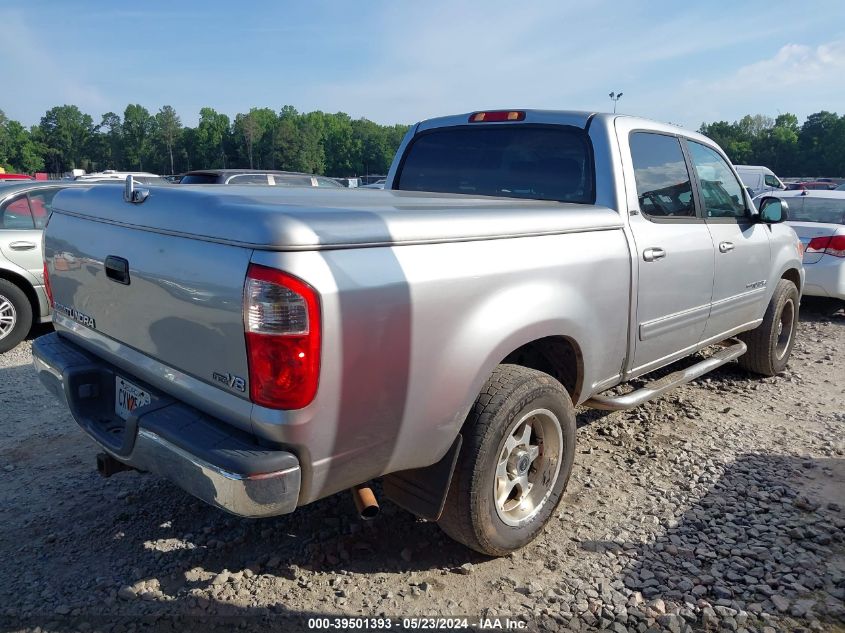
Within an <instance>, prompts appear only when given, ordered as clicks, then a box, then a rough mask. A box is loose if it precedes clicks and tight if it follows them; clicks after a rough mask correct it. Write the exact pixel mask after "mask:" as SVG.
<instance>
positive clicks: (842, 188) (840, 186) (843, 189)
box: [834, 185, 845, 191]
mask: <svg viewBox="0 0 845 633" xmlns="http://www.w3.org/2000/svg"><path fill="white" fill-rule="evenodd" d="M834 191H845V185H839V186H838V187H837V188H836V189H834Z"/></svg>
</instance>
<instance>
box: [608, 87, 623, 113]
mask: <svg viewBox="0 0 845 633" xmlns="http://www.w3.org/2000/svg"><path fill="white" fill-rule="evenodd" d="M608 96H609V97H610V100H611V101H613V114H616V102H617V101H619V100H620V99H621V98H622V93H621V92H620V93H618V94H617V93H615V92H611V93H610V94H609V95H608Z"/></svg>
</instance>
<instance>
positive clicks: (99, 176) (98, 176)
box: [74, 169, 167, 185]
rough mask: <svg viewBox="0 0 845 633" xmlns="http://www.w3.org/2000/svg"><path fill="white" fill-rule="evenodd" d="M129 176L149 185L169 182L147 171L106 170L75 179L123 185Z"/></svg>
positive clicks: (82, 175)
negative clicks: (112, 182)
mask: <svg viewBox="0 0 845 633" xmlns="http://www.w3.org/2000/svg"><path fill="white" fill-rule="evenodd" d="M127 176H132V177H133V178H135V180H136V181H137V182H141V183H144V184H147V185H161V184H165V183H166V182H167V181H166V180H165V179H164V178H162V177H161V176H159V175H158V174H151V173H149V172H146V171H115V170H113V169H106V170H105V171H94V172H91V173H90V174H81V175H78V176H75V177H74V180H76V181H79V182H108V181H114V182H120V183H123V182H124V181H125V180H126V177H127Z"/></svg>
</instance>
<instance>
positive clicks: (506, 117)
mask: <svg viewBox="0 0 845 633" xmlns="http://www.w3.org/2000/svg"><path fill="white" fill-rule="evenodd" d="M524 119H525V112H519V111H516V110H495V111H493V112H473V113H472V114H470V115H469V122H470V123H499V122H501V121H522V120H524Z"/></svg>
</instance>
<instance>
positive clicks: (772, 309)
mask: <svg viewBox="0 0 845 633" xmlns="http://www.w3.org/2000/svg"><path fill="white" fill-rule="evenodd" d="M798 299H799V297H798V288H796V287H795V284H794V283H792V282H791V281H788V280H786V279H781V280H779V281H778V283H777V286H775V291H774V293H773V294H772V299H771V301H770V302H769V306H768V307H767V308H766V314H765V315H764V316H763V322H762V323H761V324H760V325H758V326H757V327H756V328H755V329H753V330H751V331H750V332H743V333H742V334H740V335H739V338H740V340H742V341H744V342H745V344H746V345H747V346H748V351H747V352H745V354H743V355H742V356H740V357H739V364H740V366H741V367H743V368H744V369H747V370H748V371H752V372H754V373H755V374H762V375H763V376H774V375H776V374H779V373H780V372H782V371H783V370H784V369H785V368H786V364H787V362H789V355H790V354H791V353H792V346H793V345H794V344H795V332H796V330H797V328H798ZM790 309H791V310H792V317H791V320H790V322H789V324H788V326H787V328H788V333H789V340H788V342H786V344H785V346H783V340H782V338H781V337H782V332H781V331H779V325H780V324H781V323H782V320H783V318H784V310H787V311H789V310H790Z"/></svg>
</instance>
